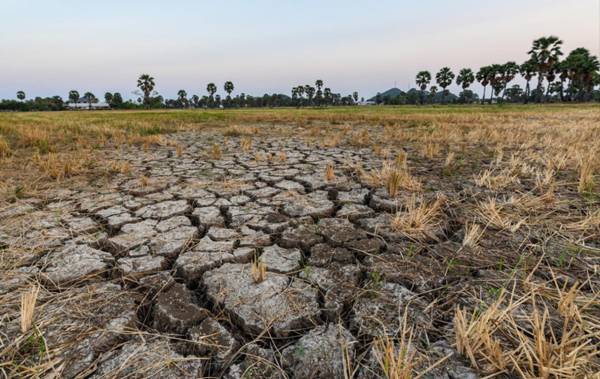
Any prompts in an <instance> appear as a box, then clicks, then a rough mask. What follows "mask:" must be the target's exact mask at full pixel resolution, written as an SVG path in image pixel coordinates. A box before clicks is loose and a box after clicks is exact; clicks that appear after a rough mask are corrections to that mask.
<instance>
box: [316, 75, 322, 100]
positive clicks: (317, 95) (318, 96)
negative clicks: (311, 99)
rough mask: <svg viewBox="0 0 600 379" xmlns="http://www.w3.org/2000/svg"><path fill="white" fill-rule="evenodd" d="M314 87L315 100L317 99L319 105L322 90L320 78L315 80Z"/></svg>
mask: <svg viewBox="0 0 600 379" xmlns="http://www.w3.org/2000/svg"><path fill="white" fill-rule="evenodd" d="M315 87H317V92H316V94H315V100H316V101H317V105H318V106H321V103H322V102H323V90H322V89H321V88H323V81H322V80H321V79H317V80H316V81H315Z"/></svg>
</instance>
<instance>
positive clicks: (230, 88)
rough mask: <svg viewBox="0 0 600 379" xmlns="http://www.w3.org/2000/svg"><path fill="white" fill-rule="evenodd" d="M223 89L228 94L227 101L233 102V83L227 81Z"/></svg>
mask: <svg viewBox="0 0 600 379" xmlns="http://www.w3.org/2000/svg"><path fill="white" fill-rule="evenodd" d="M223 89H224V90H225V92H227V100H231V93H232V92H233V89H234V87H233V82H231V81H229V80H228V81H226V82H225V84H224V85H223Z"/></svg>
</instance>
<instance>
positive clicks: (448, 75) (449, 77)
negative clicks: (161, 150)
mask: <svg viewBox="0 0 600 379" xmlns="http://www.w3.org/2000/svg"><path fill="white" fill-rule="evenodd" d="M453 80H454V73H453V72H452V70H450V68H449V67H442V69H441V70H440V71H439V72H438V73H437V74H436V75H435V81H436V82H437V84H438V85H439V86H440V87H442V102H445V100H446V96H447V95H448V91H447V90H446V88H448V86H449V85H450V84H452V81H453Z"/></svg>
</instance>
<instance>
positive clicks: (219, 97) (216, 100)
mask: <svg viewBox="0 0 600 379" xmlns="http://www.w3.org/2000/svg"><path fill="white" fill-rule="evenodd" d="M220 106H221V95H216V96H215V107H217V108H219V107H220Z"/></svg>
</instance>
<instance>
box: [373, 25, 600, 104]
mask: <svg viewBox="0 0 600 379" xmlns="http://www.w3.org/2000/svg"><path fill="white" fill-rule="evenodd" d="M562 44H563V41H562V40H561V39H560V38H558V37H555V36H548V37H542V38H538V39H536V40H535V41H533V44H532V47H531V49H530V50H529V51H528V55H529V58H528V59H527V60H526V61H525V62H523V63H521V64H517V63H516V62H514V61H509V62H506V63H504V64H492V65H488V66H483V67H481V68H480V69H479V70H478V71H477V72H475V71H473V70H472V69H470V68H463V69H461V70H460V71H459V72H458V75H455V74H454V72H452V70H451V69H450V68H449V67H443V68H442V69H440V70H439V71H438V72H437V73H436V75H435V78H433V77H432V75H431V73H430V72H429V71H420V72H419V73H417V75H416V77H415V83H416V85H417V87H418V88H419V90H420V93H419V103H420V104H424V103H428V102H429V103H431V102H434V101H433V99H435V98H436V94H437V92H438V86H439V88H441V89H442V95H441V102H442V103H443V102H446V101H447V100H448V89H447V88H448V87H449V86H450V85H451V84H452V83H453V82H454V81H455V82H456V84H457V85H458V86H460V87H461V89H462V91H461V93H460V95H459V96H458V97H454V98H452V99H451V102H458V103H473V102H477V101H480V102H481V103H482V104H483V103H486V102H488V103H492V102H494V101H496V102H505V101H507V102H523V103H528V102H530V101H535V102H538V103H542V102H549V101H552V102H556V101H561V102H562V101H592V100H596V101H600V92H599V91H598V90H594V87H595V86H598V85H600V73H599V71H600V63H599V61H598V58H597V57H595V56H594V55H592V54H591V53H590V51H589V50H588V49H586V48H583V47H580V48H577V49H575V50H573V51H571V52H570V53H569V54H568V55H567V56H566V57H565V58H564V59H561V57H562V56H563V51H562ZM517 75H520V76H521V77H522V78H523V79H524V80H525V88H521V86H520V85H518V84H514V85H512V86H509V85H510V83H511V82H512V81H513V80H514V79H515V78H516V77H517ZM433 79H435V83H436V84H437V86H436V85H431V86H430V87H429V91H427V88H428V86H429V85H430V84H431V83H432V80H433ZM534 79H535V80H537V83H536V86H535V88H533V89H532V88H531V82H532V81H533V80H534ZM475 81H477V82H479V83H480V84H481V86H482V87H483V93H482V96H481V98H480V99H479V98H478V96H477V95H476V94H474V93H473V91H471V90H470V86H471V85H472V84H473V83H475ZM488 87H489V88H490V91H489V97H487V95H486V91H487V89H488ZM406 98H407V102H410V99H408V97H406ZM393 100H394V99H389V98H388V99H383V98H379V99H377V102H382V103H391V102H393ZM412 100H413V102H414V101H415V99H414V96H413V97H412ZM396 101H397V99H396Z"/></svg>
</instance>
